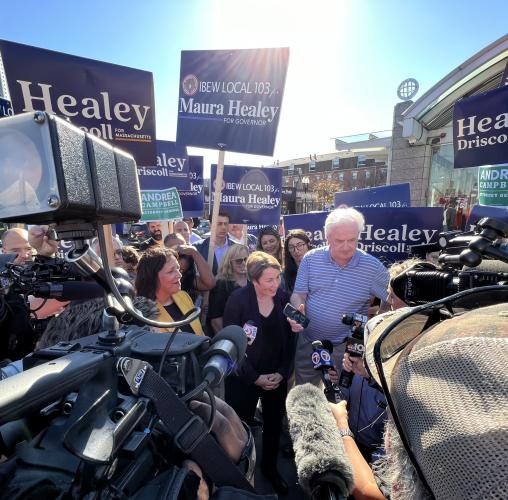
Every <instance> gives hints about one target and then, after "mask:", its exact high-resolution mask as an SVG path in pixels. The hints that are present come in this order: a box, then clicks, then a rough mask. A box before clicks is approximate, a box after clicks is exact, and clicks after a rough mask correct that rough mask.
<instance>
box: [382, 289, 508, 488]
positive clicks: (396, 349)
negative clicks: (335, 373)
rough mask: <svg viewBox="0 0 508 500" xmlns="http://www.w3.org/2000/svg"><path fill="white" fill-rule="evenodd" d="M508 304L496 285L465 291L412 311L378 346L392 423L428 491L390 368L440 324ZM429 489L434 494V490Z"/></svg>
mask: <svg viewBox="0 0 508 500" xmlns="http://www.w3.org/2000/svg"><path fill="white" fill-rule="evenodd" d="M505 302H508V286H502V285H492V286H485V287H480V288H473V289H470V290H465V291H463V292H459V293H456V294H454V295H451V296H450V297H446V298H443V299H440V300H437V301H434V302H430V303H428V304H424V305H421V306H417V307H414V308H411V309H410V310H409V311H408V312H406V313H404V314H402V315H401V316H400V317H399V318H397V319H396V320H394V321H393V322H392V323H391V324H390V325H388V327H387V328H386V329H385V330H384V331H383V333H382V334H381V335H380V337H379V338H378V339H377V340H376V343H375V344H374V349H373V357H374V363H375V366H376V370H377V372H378V375H379V379H380V382H381V386H382V388H383V391H384V394H385V397H386V401H387V402H388V406H389V408H390V412H391V415H392V419H393V421H394V423H395V426H396V427H397V430H398V432H399V434H400V437H401V439H402V442H403V443H404V447H405V449H406V451H407V454H408V456H409V458H410V459H411V462H412V463H413V465H414V467H415V469H416V471H417V472H418V475H419V476H420V478H421V480H422V481H423V482H424V484H425V485H426V486H427V488H428V484H427V481H426V479H425V477H424V475H423V473H422V470H421V468H420V466H419V464H418V462H417V460H416V457H415V455H414V453H413V452H412V450H411V446H410V444H409V441H408V439H407V437H406V434H405V433H404V430H403V427H402V424H401V421H400V418H399V417H398V414H397V409H396V407H395V404H394V400H393V398H392V395H391V394H390V385H391V376H390V371H389V370H390V368H388V366H390V367H393V365H394V361H396V360H395V356H397V354H399V353H401V351H402V350H403V349H404V348H405V347H407V346H408V345H409V344H411V343H412V342H414V341H416V339H418V338H419V337H420V336H421V335H425V333H426V332H427V331H428V330H429V328H431V327H433V326H435V325H437V324H438V323H440V322H442V321H446V320H447V319H450V318H452V317H454V316H456V315H459V314H461V313H464V312H467V311H471V310H473V309H478V308H480V307H486V306H492V305H496V304H502V303H505ZM390 361H391V362H390ZM428 489H429V491H431V490H430V488H428Z"/></svg>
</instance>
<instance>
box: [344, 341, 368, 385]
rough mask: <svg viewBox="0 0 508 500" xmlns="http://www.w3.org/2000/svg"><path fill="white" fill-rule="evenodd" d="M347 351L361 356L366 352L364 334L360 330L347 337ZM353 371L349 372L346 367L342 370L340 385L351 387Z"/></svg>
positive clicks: (352, 354)
mask: <svg viewBox="0 0 508 500" xmlns="http://www.w3.org/2000/svg"><path fill="white" fill-rule="evenodd" d="M346 352H347V353H348V354H349V355H350V356H355V357H361V356H363V353H364V352H365V346H364V345H363V334H361V333H360V332H353V333H352V334H351V336H350V337H348V338H347V339H346ZM354 376H355V374H354V373H353V372H348V371H347V370H344V368H343V369H342V370H341V372H340V376H339V385H340V387H345V388H346V389H347V388H349V387H351V384H352V383H353V377H354Z"/></svg>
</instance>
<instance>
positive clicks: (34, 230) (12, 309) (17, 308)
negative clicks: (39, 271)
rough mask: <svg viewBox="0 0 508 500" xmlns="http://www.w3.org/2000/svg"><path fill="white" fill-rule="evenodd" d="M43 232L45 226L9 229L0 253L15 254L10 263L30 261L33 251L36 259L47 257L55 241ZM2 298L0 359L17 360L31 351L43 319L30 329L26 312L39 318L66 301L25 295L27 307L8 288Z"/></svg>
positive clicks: (55, 311) (55, 310) (52, 254)
mask: <svg viewBox="0 0 508 500" xmlns="http://www.w3.org/2000/svg"><path fill="white" fill-rule="evenodd" d="M47 232H48V226H32V227H31V228H30V231H28V232H27V231H26V230H25V229H21V228H12V229H9V230H7V231H6V232H5V233H4V235H3V238H2V253H4V254H9V253H15V254H17V257H16V258H15V259H14V260H13V262H12V263H13V264H14V265H25V264H26V263H28V262H31V261H32V259H33V255H34V253H35V252H37V255H36V256H35V258H36V259H37V260H44V259H46V258H51V257H53V256H54V254H55V251H56V248H57V243H56V242H55V241H52V240H50V239H49V237H48V234H47ZM3 299H4V300H3V301H2V306H1V309H2V312H0V324H1V329H2V332H3V333H2V335H1V336H0V361H1V360H5V359H8V360H13V361H14V360H17V359H21V358H22V357H24V356H26V355H27V354H29V353H30V352H32V351H33V350H34V348H35V343H36V342H37V339H38V337H39V335H40V333H42V331H43V330H44V327H45V322H44V324H42V323H39V325H38V327H37V328H34V324H33V323H32V321H31V320H30V314H33V315H34V317H35V320H36V321H40V320H43V319H46V318H48V317H50V316H53V315H55V314H57V313H59V312H61V311H62V310H63V308H64V307H65V305H66V304H67V303H66V302H60V301H57V300H54V299H49V300H44V299H40V298H36V297H32V296H29V297H28V305H29V309H28V308H27V305H26V303H25V300H24V298H23V297H22V296H21V295H18V294H17V293H14V292H13V291H11V290H9V291H8V292H7V293H6V294H5V295H4V297H3Z"/></svg>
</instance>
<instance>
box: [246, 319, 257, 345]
mask: <svg viewBox="0 0 508 500" xmlns="http://www.w3.org/2000/svg"><path fill="white" fill-rule="evenodd" d="M243 331H244V332H245V335H247V344H248V345H252V343H253V342H254V340H256V335H257V333H258V327H257V326H255V325H253V324H252V323H250V322H247V323H245V325H243Z"/></svg>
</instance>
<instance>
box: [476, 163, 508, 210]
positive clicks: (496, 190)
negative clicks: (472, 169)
mask: <svg viewBox="0 0 508 500" xmlns="http://www.w3.org/2000/svg"><path fill="white" fill-rule="evenodd" d="M478 201H479V203H480V205H494V206H502V207H507V206H508V165H502V166H498V167H480V168H479V169H478Z"/></svg>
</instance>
